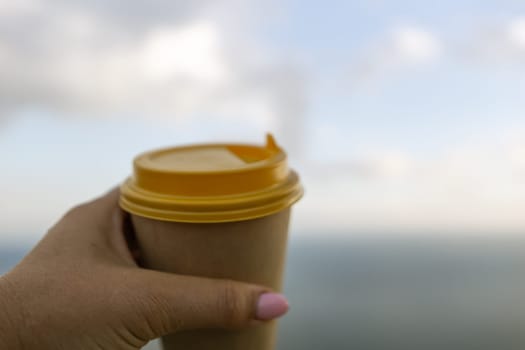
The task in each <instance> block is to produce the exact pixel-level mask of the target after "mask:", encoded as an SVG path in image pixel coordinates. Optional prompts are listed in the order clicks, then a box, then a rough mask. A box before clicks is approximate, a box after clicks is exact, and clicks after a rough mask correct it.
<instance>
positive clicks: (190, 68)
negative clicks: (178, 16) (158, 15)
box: [141, 22, 230, 84]
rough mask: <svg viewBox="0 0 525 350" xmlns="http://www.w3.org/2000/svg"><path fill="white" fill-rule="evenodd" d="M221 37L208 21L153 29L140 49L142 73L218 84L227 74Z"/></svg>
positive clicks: (155, 79)
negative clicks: (182, 26) (178, 27)
mask: <svg viewBox="0 0 525 350" xmlns="http://www.w3.org/2000/svg"><path fill="white" fill-rule="evenodd" d="M220 40H221V38H220V35H219V32H218V30H217V28H215V27H214V26H213V24H212V23H209V22H196V23H192V24H190V25H188V26H186V27H184V28H182V29H177V28H169V27H167V28H159V29H156V30H155V31H153V32H151V33H149V34H148V36H147V38H146V39H145V43H144V45H143V48H142V50H141V51H142V52H141V55H142V69H143V72H144V73H145V74H146V77H147V78H149V79H152V80H154V81H165V80H170V79H174V78H175V79H176V78H180V79H189V80H196V81H201V82H204V83H211V84H216V83H219V84H220V83H222V82H224V81H225V80H226V79H228V78H229V77H230V76H229V72H228V68H229V67H227V64H226V62H224V60H225V57H224V55H223V53H222V52H221V49H222V47H221V46H222V45H221V42H220Z"/></svg>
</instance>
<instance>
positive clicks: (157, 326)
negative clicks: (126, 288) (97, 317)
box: [134, 270, 288, 339]
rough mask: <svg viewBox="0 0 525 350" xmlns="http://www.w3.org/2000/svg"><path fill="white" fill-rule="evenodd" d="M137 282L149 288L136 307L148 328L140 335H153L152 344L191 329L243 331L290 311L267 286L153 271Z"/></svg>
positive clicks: (143, 272) (143, 290)
mask: <svg viewBox="0 0 525 350" xmlns="http://www.w3.org/2000/svg"><path fill="white" fill-rule="evenodd" d="M135 277H136V278H137V280H139V281H141V283H143V285H144V288H141V292H140V293H138V294H137V295H138V296H139V297H140V299H141V300H140V301H139V302H137V303H135V307H138V309H135V311H138V313H139V314H140V315H141V318H142V322H143V324H137V325H136V329H135V330H134V331H136V332H138V333H140V332H143V331H144V330H146V329H147V330H149V334H146V335H144V336H145V337H146V338H147V339H153V338H156V337H160V336H162V335H165V334H169V333H174V332H177V331H181V330H190V329H201V328H223V329H240V328H244V327H247V326H250V325H254V324H257V323H260V322H261V321H268V320H271V319H274V318H276V317H279V316H282V315H284V314H285V313H286V312H287V311H288V302H287V300H286V299H285V298H284V296H282V295H281V294H276V293H272V292H271V291H270V290H269V289H268V288H265V287H262V286H257V285H252V284H247V283H242V282H236V281H231V280H221V279H210V278H201V277H193V276H181V275H172V274H168V273H163V272H157V271H149V270H137V273H136V276H135ZM145 325H147V326H146V327H145Z"/></svg>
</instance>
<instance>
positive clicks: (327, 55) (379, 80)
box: [0, 0, 525, 242]
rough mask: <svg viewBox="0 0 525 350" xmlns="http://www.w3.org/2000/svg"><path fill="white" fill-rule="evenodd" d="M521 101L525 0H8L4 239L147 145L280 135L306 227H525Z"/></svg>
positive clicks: (104, 179) (419, 230)
mask: <svg viewBox="0 0 525 350" xmlns="http://www.w3.org/2000/svg"><path fill="white" fill-rule="evenodd" d="M524 110H525V3H523V2H520V1H517V0H514V1H513V0H500V1H461V2H455V1H448V0H446V1H440V2H428V1H427V2H421V1H408V0H401V1H386V0H368V1H335V0H327V1H323V2H322V3H321V2H319V1H309V0H306V1H298V0H283V1H274V0H270V1H255V0H244V1H241V0H216V1H210V0H196V1H191V2H188V1H179V0H176V1H170V2H165V1H160V0H156V1H148V2H142V1H116V0H108V1H98V0H97V1H86V0H75V1H65V0H55V1H51V0H47V1H46V0H19V1H16V2H14V1H8V0H0V159H2V166H1V168H0V169H1V174H0V192H1V193H2V194H3V195H2V196H0V212H1V213H2V214H1V215H0V242H34V241H35V240H37V239H38V238H39V237H41V236H42V235H43V234H44V233H45V231H46V229H47V228H48V227H49V226H50V225H52V224H53V222H55V221H56V220H57V219H59V218H60V216H61V215H62V214H63V213H64V212H65V211H66V210H67V209H68V208H69V207H70V206H72V205H74V204H76V203H78V202H81V201H84V200H86V199H90V198H92V197H94V196H96V195H98V194H100V193H102V192H104V191H105V190H107V189H109V188H110V187H112V186H114V185H115V184H118V183H119V182H121V181H122V180H123V179H124V178H126V177H127V176H128V175H129V173H130V171H131V161H132V159H133V157H134V156H135V155H136V154H138V153H140V152H142V151H145V150H148V149H151V148H158V147H163V146H171V145H179V144H187V143H196V142H208V141H219V140H220V141H242V142H250V143H259V144H262V143H263V141H264V134H265V133H266V132H267V131H271V132H273V133H274V134H275V135H276V137H277V141H278V142H279V143H280V144H281V145H282V146H283V147H284V148H285V149H286V150H287V152H288V154H289V158H290V162H291V165H292V167H294V168H295V169H297V170H298V171H299V173H300V175H301V178H302V181H303V183H304V186H305V188H306V196H305V197H304V198H303V200H302V201H301V202H300V203H298V204H297V205H296V207H295V208H294V218H293V224H292V225H293V226H292V227H293V228H294V234H297V235H319V234H323V235H331V236H333V235H335V236H337V237H349V236H352V235H357V234H362V233H365V234H369V233H375V232H380V233H389V234H403V233H413V234H418V235H423V234H425V235H426V234H429V235H445V234H453V235H463V234H467V233H468V234H471V233H474V234H476V235H479V234H483V235H503V234H508V233H511V234H521V233H522V232H525V231H524V230H525V220H524V219H523V218H522V216H523V215H522V210H521V208H523V207H524V206H525V118H524V116H523V111H524ZM295 232H296V233H295Z"/></svg>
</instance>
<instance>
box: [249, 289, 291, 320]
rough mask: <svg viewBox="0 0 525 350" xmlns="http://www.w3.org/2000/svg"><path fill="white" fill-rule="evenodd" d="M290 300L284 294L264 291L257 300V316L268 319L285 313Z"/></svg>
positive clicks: (260, 318)
mask: <svg viewBox="0 0 525 350" xmlns="http://www.w3.org/2000/svg"><path fill="white" fill-rule="evenodd" d="M288 307H289V305H288V300H286V298H285V297H284V295H282V294H278V293H264V294H261V296H260V297H259V301H258V302H257V311H256V314H255V317H257V319H258V320H261V321H268V320H272V319H274V318H277V317H279V316H282V315H284V314H285V313H286V312H287V311H288Z"/></svg>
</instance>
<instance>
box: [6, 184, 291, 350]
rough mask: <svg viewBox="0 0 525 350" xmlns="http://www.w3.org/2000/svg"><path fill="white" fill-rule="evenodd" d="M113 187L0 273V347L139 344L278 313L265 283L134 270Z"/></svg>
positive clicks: (279, 303) (282, 302)
mask: <svg viewBox="0 0 525 350" xmlns="http://www.w3.org/2000/svg"><path fill="white" fill-rule="evenodd" d="M118 198H119V193H118V190H114V191H112V192H110V193H108V194H106V195H105V196H103V197H101V198H99V199H97V200H94V201H92V202H89V203H86V204H83V205H80V206H78V207H76V208H74V209H72V210H71V211H69V212H68V213H67V214H66V215H65V216H64V217H63V218H62V219H61V220H60V221H59V222H58V223H57V224H56V225H55V226H54V227H53V228H51V229H50V230H49V232H48V234H47V235H46V236H45V237H44V238H43V239H42V241H41V242H40V243H39V244H38V245H37V246H36V247H35V248H34V249H33V250H32V251H31V253H29V254H28V256H27V257H25V258H24V260H22V262H21V263H20V264H19V265H18V266H16V267H15V268H14V269H13V270H12V271H11V272H9V273H8V274H6V275H5V276H2V277H0V309H1V312H0V348H1V349H9V350H17V349H25V350H32V349H39V350H47V349H49V350H51V349H52V350H57V349H75V350H80V349H98V350H101V349H108V350H109V349H112V350H113V349H133V350H135V349H140V348H141V347H142V346H144V345H145V344H146V343H147V342H148V341H150V340H152V339H154V338H158V337H160V336H162V335H165V334H168V333H174V332H177V331H180V330H188V329H198V328H228V329H238V328H243V327H248V326H256V325H257V324H258V323H260V322H263V321H266V320H270V319H273V318H275V317H279V316H281V315H283V314H284V313H286V311H287V309H288V304H287V302H286V299H284V297H283V296H281V295H280V294H275V293H271V292H270V291H269V290H268V289H267V288H265V287H262V286H257V285H250V284H245V283H240V282H234V281H228V280H215V279H207V278H199V277H191V276H181V275H174V274H168V273H163V272H157V271H151V270H145V269H142V268H140V267H138V266H137V264H136V262H135V259H134V258H133V255H132V254H131V253H130V250H129V249H128V245H127V243H126V240H125V237H124V233H123V221H124V220H123V213H122V211H121V210H120V209H119V207H118Z"/></svg>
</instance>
